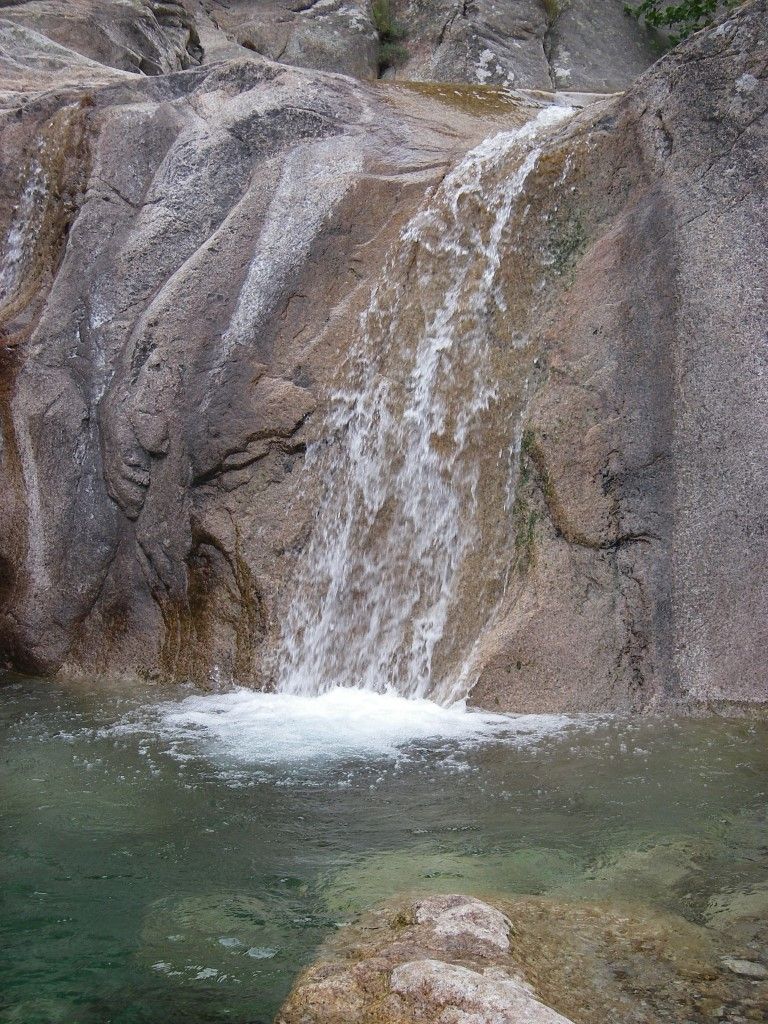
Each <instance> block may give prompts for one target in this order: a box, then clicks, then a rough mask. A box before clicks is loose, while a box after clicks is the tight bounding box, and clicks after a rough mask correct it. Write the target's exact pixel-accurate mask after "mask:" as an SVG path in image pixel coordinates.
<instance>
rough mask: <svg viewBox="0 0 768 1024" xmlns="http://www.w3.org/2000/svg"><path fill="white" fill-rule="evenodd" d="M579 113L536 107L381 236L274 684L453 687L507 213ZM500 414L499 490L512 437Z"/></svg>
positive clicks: (434, 691)
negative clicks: (384, 247) (542, 144)
mask: <svg viewBox="0 0 768 1024" xmlns="http://www.w3.org/2000/svg"><path fill="white" fill-rule="evenodd" d="M572 113H573V112H572V110H570V108H564V107H557V106H551V107H546V108H544V109H542V110H541V111H540V112H539V113H538V115H537V116H536V117H535V118H534V119H533V120H532V121H530V122H528V123H527V124H526V125H525V126H524V127H522V128H520V129H518V130H515V131H509V132H503V133H501V134H498V135H496V136H494V137H492V138H490V139H488V140H486V141H485V142H483V143H482V144H481V145H480V146H478V147H477V148H476V149H474V150H472V151H471V152H470V153H468V154H467V155H466V157H465V158H464V159H463V160H462V161H461V163H460V164H459V165H458V166H457V167H456V168H455V169H454V170H453V171H452V172H451V173H450V174H448V176H447V177H446V178H445V179H444V181H443V182H442V183H441V185H440V186H439V187H438V189H437V190H436V192H435V193H434V194H433V195H432V196H431V197H430V198H429V199H428V200H427V201H426V203H425V205H424V206H423V207H422V209H421V210H420V211H419V212H418V213H417V214H416V215H415V216H414V217H413V218H412V219H411V221H410V222H409V223H408V224H407V226H406V227H405V229H404V230H403V231H402V232H401V235H400V237H399V239H398V242H397V244H396V245H395V246H394V249H393V251H392V252H391V253H390V254H389V256H388V258H387V260H386V263H385V268H384V271H383V273H382V275H381V277H380V280H379V283H378V285H377V286H376V287H375V289H374V291H373V294H372V297H371V301H370V305H369V307H368V309H367V311H366V312H365V314H364V315H363V317H362V318H361V330H360V335H359V341H358V342H357V344H356V345H355V347H354V348H353V350H352V352H351V353H350V356H349V358H348V361H347V365H346V367H345V373H344V383H343V385H342V386H341V387H340V388H339V390H338V391H337V392H336V393H335V395H334V396H333V401H332V405H331V411H330V413H329V419H328V423H327V431H326V436H325V439H324V440H323V441H321V442H319V443H317V444H315V445H314V446H313V447H312V448H311V449H310V451H309V452H308V455H307V465H308V468H310V467H311V468H312V470H313V471H314V472H315V473H317V475H318V478H319V479H320V480H322V482H323V487H324V493H323V496H322V498H321V501H320V504H319V507H318V513H317V521H316V523H315V525H314V529H313V532H312V535H311V538H310V541H309V543H308V546H307V548H306V550H305V552H304V557H303V561H302V563H301V566H300V568H299V570H298V578H297V580H296V586H295V591H294V596H293V599H292V603H291V605H290V607H289V608H288V611H287V614H286V617H285V619H284V626H283V636H282V648H281V655H280V658H281V660H280V664H279V671H278V689H279V690H281V691H283V692H288V693H297V694H311V693H321V692H323V691H325V690H328V689H330V688H331V687H334V686H346V687H360V688H364V689H368V690H375V691H380V692H381V691H384V690H387V689H394V690H396V691H397V692H398V693H400V694H402V695H406V696H424V695H426V694H427V693H429V694H430V696H437V697H438V698H441V699H443V700H449V699H451V698H453V697H455V696H456V692H455V690H456V681H457V679H458V678H460V677H463V676H464V675H466V673H462V672H461V666H462V659H466V657H467V655H468V652H469V650H470V648H471V645H472V641H473V640H474V639H475V637H476V635H477V631H476V630H475V634H474V636H470V635H468V634H467V635H464V634H465V633H466V629H464V631H462V626H461V619H462V616H461V614H459V613H460V612H461V609H462V606H464V607H466V603H467V602H468V601H472V600H473V596H472V595H473V588H472V586H470V585H469V583H468V580H469V577H470V576H471V572H470V570H469V568H468V565H469V563H470V561H471V560H472V558H473V557H475V560H476V554H477V550H478V548H479V547H480V546H481V545H482V544H483V543H484V537H483V530H482V528H481V519H482V515H481V504H482V503H481V501H480V492H481V490H482V486H483V481H482V473H483V468H482V467H483V465H484V463H485V462H487V457H486V456H485V453H486V452H487V450H488V445H489V443H491V442H489V437H488V430H489V424H490V423H493V422H495V423H498V422H499V417H498V415H496V413H497V410H496V409H495V407H496V406H497V405H498V404H499V394H498V390H497V385H496V384H495V378H494V374H493V372H492V355H493V354H492V347H493V340H492V338H491V336H490V331H489V329H488V322H489V319H490V318H492V317H496V316H497V315H498V314H499V311H501V313H502V314H503V311H504V297H503V294H502V289H501V287H500V281H499V270H500V267H501V260H502V255H503V245H504V235H505V229H506V228H507V226H508V225H509V223H510V220H511V218H512V217H513V215H514V212H515V209H516V207H517V205H518V203H519V201H520V197H521V195H522V194H523V189H524V186H525V182H526V179H527V177H528V175H529V174H530V172H531V170H532V169H533V168H534V166H535V164H536V162H537V159H538V157H539V155H540V148H537V143H538V141H539V140H540V138H541V137H542V136H543V135H545V134H546V131H547V129H548V128H549V127H551V126H553V125H555V124H557V123H559V122H561V121H563V120H565V119H566V118H568V117H569V116H571V114H572ZM511 343H512V344H514V341H513V342H511ZM502 419H503V423H504V425H503V435H502V443H501V444H500V445H499V444H498V439H497V450H498V451H499V454H498V458H497V459H496V463H499V464H502V466H503V477H504V488H505V490H506V492H508V491H509V476H510V473H513V472H514V468H515V467H514V463H515V462H516V459H515V457H514V455H513V453H514V447H515V446H514V440H513V430H512V429H511V427H510V424H509V420H508V419H505V418H503V417H502ZM491 434H492V432H491ZM501 504H502V505H504V500H503V499H502V500H501ZM506 516H507V524H506V526H507V527H508V526H509V523H508V520H509V509H507V513H506ZM475 603H478V602H477V601H475ZM479 603H480V604H482V600H481V601H479ZM474 610H475V611H476V610H477V609H474ZM479 610H480V611H483V609H479ZM484 611H485V613H486V615H487V614H488V613H490V611H491V609H490V608H485V609H484Z"/></svg>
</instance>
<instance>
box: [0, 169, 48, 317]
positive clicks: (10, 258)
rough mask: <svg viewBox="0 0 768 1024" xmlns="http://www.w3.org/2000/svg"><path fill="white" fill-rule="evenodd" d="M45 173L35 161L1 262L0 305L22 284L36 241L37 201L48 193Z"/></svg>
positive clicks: (15, 214) (12, 223)
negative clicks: (30, 250) (25, 263)
mask: <svg viewBox="0 0 768 1024" xmlns="http://www.w3.org/2000/svg"><path fill="white" fill-rule="evenodd" d="M45 189H46V181H45V173H44V171H43V168H42V167H41V166H40V164H39V163H37V162H35V163H34V164H33V166H32V169H31V171H30V173H29V176H28V178H27V182H26V184H25V186H24V190H23V192H22V193H21V198H20V199H19V203H18V206H17V207H15V209H14V211H13V220H12V222H11V225H10V227H9V230H8V236H7V239H6V244H5V253H4V254H3V259H2V263H1V264H0V306H3V305H5V304H6V303H7V302H9V301H10V300H11V298H12V297H13V293H14V291H15V290H16V288H17V287H18V286H19V284H20V282H21V278H22V274H23V270H24V261H25V259H26V258H27V256H28V254H29V253H28V250H29V249H30V247H31V246H32V245H34V238H35V231H34V225H33V220H34V217H35V211H36V207H37V205H38V204H39V203H40V201H41V199H42V197H43V196H44V194H45Z"/></svg>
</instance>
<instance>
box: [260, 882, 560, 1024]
mask: <svg viewBox="0 0 768 1024" xmlns="http://www.w3.org/2000/svg"><path fill="white" fill-rule="evenodd" d="M389 913H390V914H391V913H392V911H390V912H389ZM511 931H512V925H511V923H510V921H509V920H508V918H507V917H506V916H505V915H504V914H502V913H501V911H499V910H497V909H496V908H494V907H491V906H489V905H488V904H486V903H482V902H481V901H480V900H475V899H471V898H467V897H464V896H431V897H428V898H426V899H423V900H417V901H416V902H414V903H412V904H408V905H406V906H404V907H402V908H400V910H399V911H398V912H396V913H394V916H391V918H390V919H389V920H388V921H387V920H385V919H384V918H383V917H382V915H381V914H379V915H378V916H374V917H373V918H372V919H371V921H370V923H366V924H365V925H363V926H361V931H360V932H358V933H356V942H355V945H354V947H352V948H351V949H349V961H348V962H344V961H342V962H339V963H334V962H320V963H319V964H317V965H316V966H314V967H311V968H310V969H309V970H308V971H306V972H305V973H304V974H303V975H302V977H301V978H300V979H299V981H298V982H297V983H296V986H295V988H294V990H293V992H292V994H291V995H290V996H289V998H288V1001H287V1002H286V1004H285V1005H284V1007H283V1008H282V1010H281V1011H280V1013H279V1014H278V1017H277V1024H300V1022H301V1024H313V1022H317V1024H320V1022H321V1021H322V1022H324V1024H346V1022H350V1024H352V1022H353V1021H354V1022H355V1024H374V1022H376V1024H379V1022H381V1024H384V1022H392V1024H459V1022H470V1021H471V1022H472V1024H507V1022H508V1024H514V1022H518V1021H528V1022H530V1024H569V1022H568V1021H567V1019H566V1018H565V1017H563V1016H562V1015H561V1014H559V1013H556V1012H555V1011H554V1010H552V1009H551V1008H550V1007H548V1006H545V1005H544V1003H542V1002H541V1000H539V999H538V998H537V996H536V994H535V992H534V991H533V989H532V988H531V986H530V985H528V984H527V983H526V982H525V981H524V980H523V979H522V978H521V977H520V976H518V975H516V974H514V973H513V972H511V971H507V970H505V969H504V968H503V967H502V966H501V964H498V963H496V960H497V958H501V957H504V956H505V955H506V954H507V953H508V952H509V947H510V933H511ZM348 940H349V937H348V936H345V938H344V940H343V941H344V942H345V943H346V942H347V941H348ZM358 942H359V943H360V944H359V945H358V944H357V943H358Z"/></svg>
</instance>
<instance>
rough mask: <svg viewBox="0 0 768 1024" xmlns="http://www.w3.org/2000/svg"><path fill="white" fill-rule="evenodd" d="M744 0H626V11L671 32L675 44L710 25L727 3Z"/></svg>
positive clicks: (650, 25) (652, 25) (730, 5)
mask: <svg viewBox="0 0 768 1024" xmlns="http://www.w3.org/2000/svg"><path fill="white" fill-rule="evenodd" d="M740 2H741V0H680V3H676V4H675V3H669V2H668V0H642V3H640V4H637V5H634V4H626V5H625V7H624V10H625V11H626V12H627V14H631V15H633V16H634V17H635V18H638V19H639V20H641V21H643V22H645V24H646V25H647V26H648V27H649V28H657V29H661V30H662V31H668V32H669V39H670V42H671V43H672V44H673V45H674V44H676V43H679V42H680V40H681V39H685V37H686V36H689V35H690V34H691V32H696V31H697V30H698V29H700V28H705V27H706V26H707V25H711V24H712V22H713V21H714V20H715V18H716V17H717V15H718V14H721V13H722V12H723V11H725V10H726V9H727V8H728V7H735V6H736V5H737V4H738V3H740Z"/></svg>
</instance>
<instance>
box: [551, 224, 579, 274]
mask: <svg viewBox="0 0 768 1024" xmlns="http://www.w3.org/2000/svg"><path fill="white" fill-rule="evenodd" d="M586 247H587V232H586V230H585V229H584V225H583V224H582V222H581V219H580V218H579V217H578V215H574V216H572V217H571V218H570V219H569V220H568V221H567V222H566V223H565V224H564V225H562V227H561V229H560V233H559V235H558V236H557V237H556V238H554V239H553V240H552V242H551V244H550V251H551V254H552V266H553V267H554V270H555V273H556V274H558V275H563V274H565V273H566V271H568V270H570V269H571V268H572V267H573V265H574V264H575V263H576V260H577V259H578V258H579V256H581V254H582V253H583V252H584V250H585V249H586Z"/></svg>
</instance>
